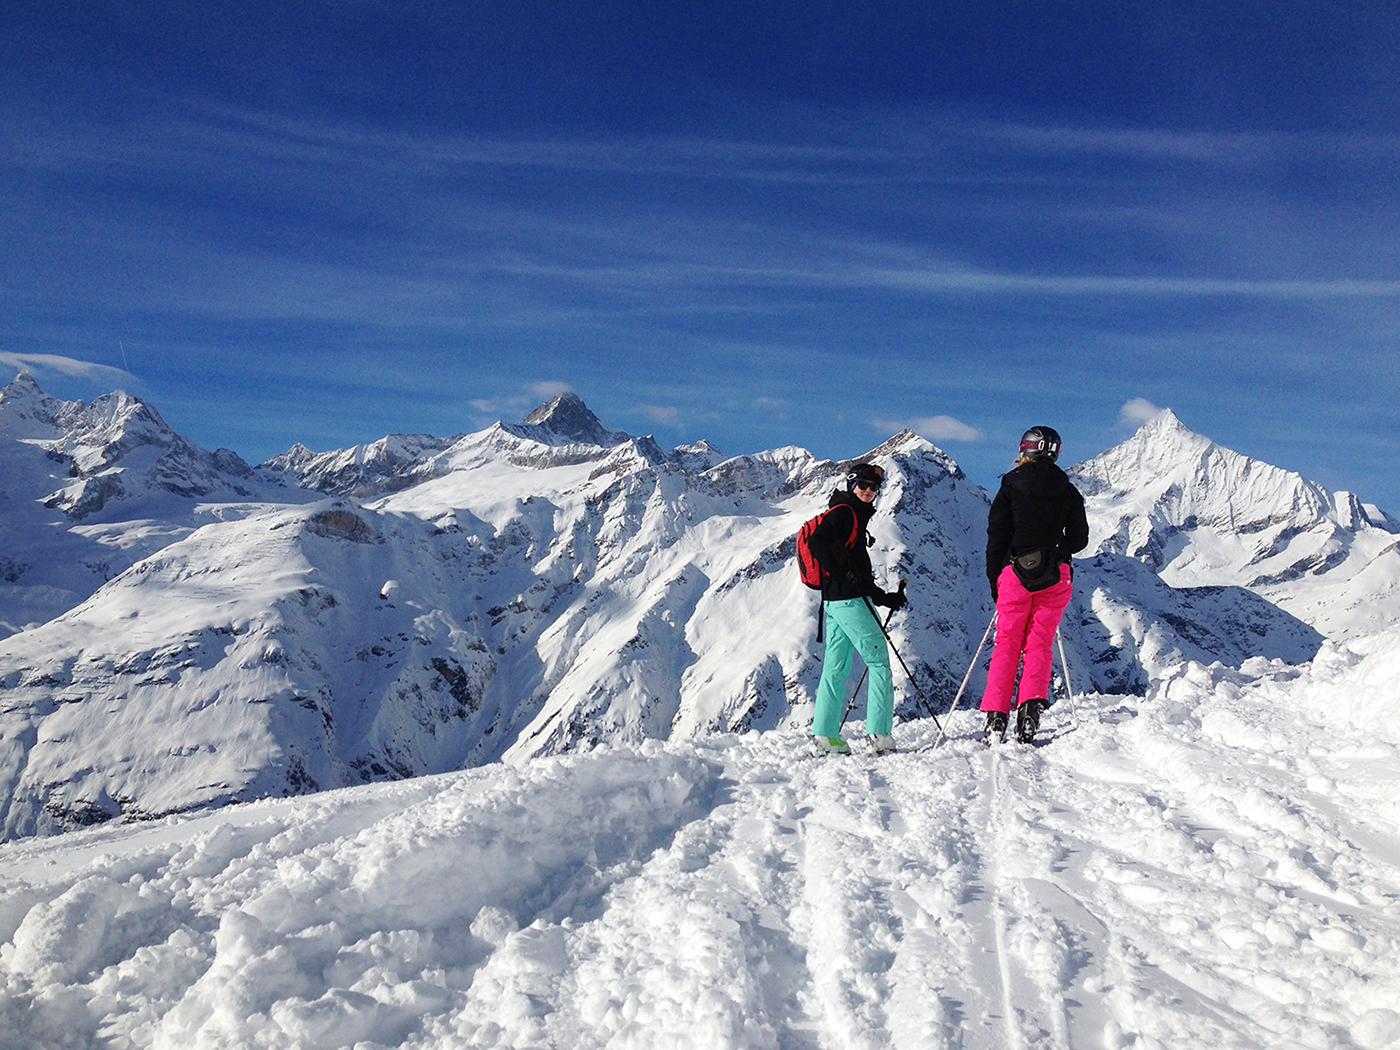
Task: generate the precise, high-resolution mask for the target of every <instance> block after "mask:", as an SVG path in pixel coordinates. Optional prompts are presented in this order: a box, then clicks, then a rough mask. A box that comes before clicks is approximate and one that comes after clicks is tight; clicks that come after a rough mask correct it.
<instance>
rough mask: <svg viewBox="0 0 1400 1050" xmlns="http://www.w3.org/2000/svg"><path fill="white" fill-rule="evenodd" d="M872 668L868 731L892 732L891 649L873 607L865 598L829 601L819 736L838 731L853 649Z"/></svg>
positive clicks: (815, 720) (815, 728)
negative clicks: (886, 643) (887, 645)
mask: <svg viewBox="0 0 1400 1050" xmlns="http://www.w3.org/2000/svg"><path fill="white" fill-rule="evenodd" d="M852 649H854V650H855V651H856V652H858V653H860V658H861V659H862V660H864V661H865V666H866V667H867V668H869V669H870V684H869V689H868V692H867V693H866V700H865V731H866V732H867V733H880V734H883V735H885V736H888V735H889V734H890V732H891V730H893V728H894V679H893V678H892V677H891V676H890V653H889V649H888V648H887V647H886V645H885V633H884V632H883V631H882V630H880V621H879V620H877V619H876V618H875V610H874V609H872V608H871V607H870V605H869V604H868V603H867V602H866V601H865V599H864V598H848V599H847V600H845V601H841V602H827V603H826V657H825V659H824V660H823V661H822V680H821V683H820V684H819V685H818V686H817V709H816V712H815V714H814V715H813V717H812V733H813V735H815V736H838V735H840V729H841V715H842V714H843V713H844V711H845V708H846V676H847V675H848V674H850V673H851V650H852Z"/></svg>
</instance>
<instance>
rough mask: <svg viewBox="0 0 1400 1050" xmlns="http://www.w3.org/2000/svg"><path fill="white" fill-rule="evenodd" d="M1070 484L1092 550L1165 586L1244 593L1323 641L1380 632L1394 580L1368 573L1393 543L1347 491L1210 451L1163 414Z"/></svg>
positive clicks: (1081, 467)
mask: <svg viewBox="0 0 1400 1050" xmlns="http://www.w3.org/2000/svg"><path fill="white" fill-rule="evenodd" d="M1069 474H1070V477H1071V478H1072V479H1073V481H1074V483H1075V485H1077V486H1078V488H1079V490H1080V491H1081V492H1082V493H1083V494H1084V497H1085V501H1086V504H1087V508H1088V511H1089V520H1090V524H1091V536H1090V541H1089V542H1090V547H1089V549H1090V550H1091V551H1096V552H1099V553H1105V554H1122V555H1127V556H1128V557H1130V558H1136V559H1138V560H1140V561H1143V562H1145V563H1146V564H1148V565H1149V566H1151V567H1152V569H1154V570H1156V571H1158V572H1159V573H1160V574H1161V576H1162V579H1163V580H1165V581H1166V582H1167V583H1168V584H1170V585H1172V586H1174V587H1188V586H1208V587H1214V586H1223V585H1243V586H1245V587H1247V588H1249V589H1250V590H1253V591H1255V592H1256V593H1259V594H1261V595H1263V596H1265V597H1267V598H1269V599H1270V600H1271V601H1274V602H1277V603H1278V604H1279V605H1281V606H1282V607H1283V608H1285V609H1286V610H1288V611H1289V612H1292V613H1294V614H1295V615H1297V616H1300V617H1301V618H1303V619H1304V620H1306V621H1307V622H1309V623H1311V624H1313V625H1314V626H1317V627H1319V628H1320V629H1322V630H1323V631H1324V633H1326V634H1328V635H1329V636H1346V635H1349V634H1351V633H1353V632H1355V631H1364V630H1374V629H1376V628H1378V627H1381V626H1384V625H1385V624H1387V623H1388V622H1389V618H1388V616H1387V614H1386V612H1385V610H1386V609H1388V608H1389V607H1390V606H1389V603H1388V601H1380V600H1378V599H1380V598H1381V596H1382V595H1385V594H1390V593H1391V592H1392V591H1393V589H1394V583H1393V581H1392V579H1391V577H1392V575H1393V573H1392V572H1391V570H1390V569H1389V568H1387V567H1386V566H1380V567H1377V568H1375V569H1374V570H1371V571H1367V567H1368V566H1370V565H1371V563H1372V562H1373V561H1374V560H1375V559H1376V558H1377V557H1378V556H1379V555H1380V554H1381V553H1383V550H1384V548H1386V547H1387V546H1388V545H1390V544H1391V543H1393V542H1394V536H1393V535H1392V534H1391V529H1390V519H1388V517H1387V516H1386V515H1384V514H1383V513H1372V512H1370V511H1368V510H1366V508H1365V507H1364V506H1363V504H1362V503H1361V502H1360V501H1359V500H1358V499H1357V498H1356V497H1355V496H1354V495H1352V494H1351V493H1344V492H1337V493H1333V492H1329V491H1328V490H1326V489H1325V488H1323V487H1322V486H1321V485H1318V484H1317V483H1315V482H1312V481H1309V480H1308V479H1306V478H1304V477H1303V476H1302V475H1300V474H1298V473H1296V472H1294V471H1291V470H1285V469H1283V468H1282V467H1276V466H1273V465H1271V464H1269V463H1265V462H1263V461H1262V460H1257V459H1253V458H1251V457H1249V456H1246V455H1243V454H1242V453H1239V452H1235V451H1232V450H1231V449H1228V448H1225V447H1223V446H1221V445H1218V444H1216V443H1215V442H1214V441H1212V440H1210V439H1209V438H1207V437H1204V436H1202V435H1200V434H1197V433H1196V432H1195V431H1193V430H1191V429H1190V428H1189V427H1187V426H1186V425H1185V424H1184V423H1182V422H1181V420H1180V419H1178V418H1177V416H1176V415H1175V414H1174V413H1173V412H1171V411H1170V410H1169V409H1168V410H1164V411H1162V412H1160V413H1159V414H1157V415H1156V416H1154V417H1153V418H1151V419H1149V420H1148V421H1147V422H1145V423H1144V424H1143V425H1142V426H1141V427H1140V428H1139V429H1138V431H1137V432H1136V433H1135V434H1133V436H1132V437H1130V438H1128V439H1127V440H1126V441H1124V442H1122V443H1121V444H1119V445H1116V446H1114V447H1113V448H1111V449H1109V450H1108V451H1107V452H1104V453H1102V454H1100V455H1098V456H1095V457H1094V458H1093V459H1091V460H1087V461H1085V462H1083V463H1079V464H1076V465H1075V466H1073V467H1070V468H1069ZM1387 565H1388V563H1387ZM1323 576H1326V577H1327V586H1326V587H1325V588H1321V587H1319V584H1320V583H1321V580H1320V578H1321V577H1323Z"/></svg>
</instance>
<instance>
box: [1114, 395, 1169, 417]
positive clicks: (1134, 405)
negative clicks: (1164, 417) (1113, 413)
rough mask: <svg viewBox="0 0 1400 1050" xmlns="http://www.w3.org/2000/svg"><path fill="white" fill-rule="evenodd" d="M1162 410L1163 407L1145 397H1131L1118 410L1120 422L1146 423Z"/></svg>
mask: <svg viewBox="0 0 1400 1050" xmlns="http://www.w3.org/2000/svg"><path fill="white" fill-rule="evenodd" d="M1161 411H1162V409H1161V408H1159V407H1158V406H1157V405H1154V404H1153V403H1152V402H1151V401H1149V400H1147V398H1145V397H1135V398H1131V399H1130V400H1128V401H1125V402H1123V407H1122V408H1121V409H1119V410H1118V422H1120V423H1145V422H1147V421H1148V420H1149V419H1151V418H1152V417H1153V416H1155V415H1157V414H1158V413H1159V412H1161Z"/></svg>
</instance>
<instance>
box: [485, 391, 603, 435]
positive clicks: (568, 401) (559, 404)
mask: <svg viewBox="0 0 1400 1050" xmlns="http://www.w3.org/2000/svg"><path fill="white" fill-rule="evenodd" d="M501 426H502V428H503V429H505V430H507V431H509V432H510V433H512V434H514V435H515V436H516V437H522V438H527V439H529V440H531V441H538V442H540V443H541V444H543V445H598V446H601V447H602V448H612V447H613V446H614V445H620V444H622V443H623V442H624V441H626V440H627V439H628V437H629V435H627V434H625V433H623V432H622V431H619V430H609V429H608V428H607V427H605V426H603V424H602V422H601V421H600V420H599V419H598V417H597V416H595V415H594V414H593V413H592V412H591V411H590V410H589V408H588V406H587V405H585V404H584V403H583V399H582V398H580V397H579V396H578V395H577V394H575V393H574V392H573V391H572V390H566V391H564V393H562V394H556V395H555V396H554V397H552V398H550V399H549V400H548V401H546V402H545V403H544V404H542V405H540V406H538V407H537V408H535V409H534V411H532V412H531V413H530V414H529V415H528V416H526V417H525V419H524V420H523V421H522V422H520V423H502V424H501Z"/></svg>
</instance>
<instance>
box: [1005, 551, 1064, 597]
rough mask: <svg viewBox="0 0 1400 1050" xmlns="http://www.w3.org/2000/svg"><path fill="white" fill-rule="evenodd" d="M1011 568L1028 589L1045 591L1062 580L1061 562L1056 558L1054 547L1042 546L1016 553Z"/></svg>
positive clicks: (1022, 584)
mask: <svg viewBox="0 0 1400 1050" xmlns="http://www.w3.org/2000/svg"><path fill="white" fill-rule="evenodd" d="M1011 569H1012V571H1013V572H1015V573H1016V579H1018V580H1020V581H1021V586H1022V587H1024V588H1025V589H1026V590H1028V591H1043V590H1045V588H1047V587H1053V586H1054V585H1055V584H1057V583H1059V582H1060V563H1059V562H1058V561H1057V560H1056V558H1055V548H1054V547H1040V548H1037V549H1036V550H1033V551H1025V552H1024V553H1022V554H1018V555H1016V556H1015V557H1014V558H1012V559H1011Z"/></svg>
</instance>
